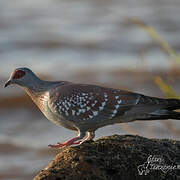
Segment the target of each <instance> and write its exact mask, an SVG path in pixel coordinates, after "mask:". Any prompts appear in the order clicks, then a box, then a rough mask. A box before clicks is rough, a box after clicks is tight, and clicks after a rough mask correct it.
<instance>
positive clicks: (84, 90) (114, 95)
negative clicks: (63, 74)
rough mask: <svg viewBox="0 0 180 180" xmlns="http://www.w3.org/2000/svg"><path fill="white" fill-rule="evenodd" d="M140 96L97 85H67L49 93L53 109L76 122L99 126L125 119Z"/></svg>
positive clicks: (50, 105)
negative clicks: (114, 119)
mask: <svg viewBox="0 0 180 180" xmlns="http://www.w3.org/2000/svg"><path fill="white" fill-rule="evenodd" d="M139 98H140V95H139V94H135V93H131V92H128V91H123V90H117V89H110V88H103V87H100V86H95V85H84V84H65V85H63V86H59V87H57V88H55V89H54V90H53V91H52V92H51V93H50V100H49V102H48V104H49V107H50V109H52V111H53V112H55V113H58V114H59V115H60V116H63V117H65V118H66V119H67V120H70V121H74V122H79V123H80V122H81V123H85V122H87V121H88V122H98V121H105V120H106V119H113V118H115V117H117V116H123V115H124V114H125V113H126V112H127V111H129V110H131V109H132V108H133V107H134V106H135V105H136V104H137V103H138V101H139Z"/></svg>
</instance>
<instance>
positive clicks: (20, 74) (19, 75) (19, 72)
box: [13, 70, 26, 79]
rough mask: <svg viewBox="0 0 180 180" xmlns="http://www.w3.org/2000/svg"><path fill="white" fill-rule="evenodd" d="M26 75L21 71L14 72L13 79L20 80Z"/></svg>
mask: <svg viewBox="0 0 180 180" xmlns="http://www.w3.org/2000/svg"><path fill="white" fill-rule="evenodd" d="M25 74H26V73H25V72H24V71H22V70H17V71H15V72H14V75H13V79H20V78H22V77H23V76H24V75H25Z"/></svg>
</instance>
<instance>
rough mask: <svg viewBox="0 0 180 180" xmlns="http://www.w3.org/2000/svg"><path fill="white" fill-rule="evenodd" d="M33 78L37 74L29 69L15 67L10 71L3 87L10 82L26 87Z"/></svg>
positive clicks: (35, 77)
mask: <svg viewBox="0 0 180 180" xmlns="http://www.w3.org/2000/svg"><path fill="white" fill-rule="evenodd" d="M34 79H37V76H36V75H35V74H34V73H33V72H32V71H31V70H30V69H28V68H17V69H15V70H14V71H13V72H12V73H11V76H10V78H9V80H8V81H7V82H6V83H5V85H4V87H7V86H8V85H10V84H18V85H20V86H25V87H26V86H28V85H30V84H31V83H33V80H34Z"/></svg>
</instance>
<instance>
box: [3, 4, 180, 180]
mask: <svg viewBox="0 0 180 180" xmlns="http://www.w3.org/2000/svg"><path fill="white" fill-rule="evenodd" d="M179 9H180V1H179V0H171V1H169V0H111V1H108V0H31V1H24V0H14V1H10V0H6V1H4V0H0V80H1V81H0V87H1V88H0V179H3V180H10V179H12V180H16V179H17V180H28V179H32V178H33V176H34V175H35V174H36V173H37V172H38V171H39V170H40V169H41V168H43V167H45V166H46V165H47V163H48V162H49V161H50V160H51V159H52V158H53V157H54V155H55V154H57V152H58V151H57V150H52V149H49V148H48V147H47V145H48V144H53V143H56V142H62V141H65V140H67V139H68V138H72V137H73V136H74V135H75V133H74V132H71V131H69V130H67V129H64V128H62V127H57V126H56V125H54V124H52V123H51V122H49V121H48V120H47V119H46V118H45V117H44V116H43V115H42V114H41V113H40V111H39V110H38V109H37V108H36V107H35V106H34V104H33V103H32V102H31V100H30V98H29V97H27V96H26V95H25V93H24V91H23V90H22V89H20V88H18V87H15V86H11V87H9V88H6V89H3V88H2V86H3V84H4V82H5V81H6V80H7V79H8V77H9V75H10V73H11V72H12V70H13V69H14V68H17V67H24V66H26V67H29V68H31V69H32V70H33V71H34V72H35V73H38V74H39V76H40V77H42V78H44V79H49V80H67V81H73V82H81V83H93V84H98V85H103V86H109V87H114V88H122V89H126V90H131V91H136V92H139V93H144V94H147V95H151V96H159V97H165V96H164V94H163V93H162V92H161V90H160V89H159V87H158V86H157V85H156V84H155V83H154V81H153V79H154V77H155V76H156V75H160V76H161V77H163V78H164V79H165V80H166V82H168V83H169V84H170V85H172V86H173V88H174V89H175V90H176V91H177V92H179V93H180V90H179V89H180V83H179V82H180V73H179V69H178V67H177V64H175V63H173V62H174V61H173V60H172V59H170V58H168V57H167V55H166V54H165V53H164V52H162V51H161V48H160V47H159V46H158V45H157V43H156V42H155V41H153V40H152V39H151V38H150V37H149V36H148V35H147V33H146V32H145V31H143V30H142V29H141V28H139V27H137V26H135V25H132V24H129V23H128V22H127V18H132V17H136V18H139V19H141V20H143V21H144V22H146V23H147V24H149V25H151V26H153V27H154V28H155V29H156V30H157V31H158V32H159V33H160V34H161V36H162V37H164V39H165V40H166V41H167V42H168V43H169V44H171V46H172V47H173V48H174V49H175V50H176V51H177V52H179V51H180V38H179V36H180V18H179V17H180V11H179ZM179 126H180V125H179V123H178V122H177V121H172V120H168V121H166V122H162V121H154V122H133V123H129V124H117V125H112V126H107V127H104V128H101V129H99V130H98V131H97V133H96V138H99V137H101V136H105V135H111V134H115V133H116V134H138V135H141V136H145V137H149V138H152V137H154V138H173V139H177V140H179V139H180V131H179V130H180V127H179Z"/></svg>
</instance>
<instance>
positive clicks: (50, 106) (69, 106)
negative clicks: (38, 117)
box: [5, 68, 180, 147]
mask: <svg viewBox="0 0 180 180" xmlns="http://www.w3.org/2000/svg"><path fill="white" fill-rule="evenodd" d="M9 84H18V85H20V86H21V87H23V88H24V89H25V91H26V92H27V93H28V95H29V96H30V97H31V98H32V100H33V101H34V102H35V104H36V105H37V106H38V107H39V109H40V110H41V111H42V113H43V114H44V115H45V116H46V117H47V118H48V119H49V120H51V121H52V122H54V123H56V124H57V125H61V126H63V127H65V128H68V129H71V130H76V131H78V136H77V137H75V138H73V139H71V140H69V141H67V142H65V143H63V144H61V143H58V144H57V145H51V147H64V146H66V145H72V144H80V143H82V142H84V141H85V140H89V139H92V138H94V132H95V131H96V129H98V128H100V127H103V126H106V125H108V124H114V123H121V122H130V121H135V120H157V119H169V118H172V119H180V113H178V112H175V111H173V110H174V109H178V108H180V100H176V99H161V98H155V97H148V96H144V95H141V94H137V93H133V92H129V91H123V90H119V89H112V88H104V87H100V86H96V85H90V84H75V83H71V82H66V81H57V82H52V81H43V80H40V79H39V78H38V77H37V76H36V75H35V74H34V73H33V72H32V71H31V70H30V69H28V68H18V69H16V70H15V71H14V72H13V73H12V75H11V76H10V79H9V81H8V82H7V83H6V84H5V87H6V86H7V85H9ZM86 134H88V137H87V138H85V136H86ZM84 138H85V139H84Z"/></svg>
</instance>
